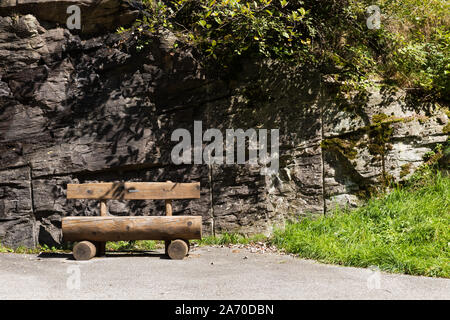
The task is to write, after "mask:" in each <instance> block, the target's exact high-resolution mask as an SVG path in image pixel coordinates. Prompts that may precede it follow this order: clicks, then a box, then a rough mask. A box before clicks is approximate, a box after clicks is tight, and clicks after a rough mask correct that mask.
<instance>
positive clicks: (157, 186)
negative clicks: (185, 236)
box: [67, 182, 200, 200]
mask: <svg viewBox="0 0 450 320" xmlns="http://www.w3.org/2000/svg"><path fill="white" fill-rule="evenodd" d="M198 198H200V182H194V183H175V182H105V183H83V184H70V183H69V184H67V199H104V200H109V199H114V200H158V199H159V200H164V199H198Z"/></svg>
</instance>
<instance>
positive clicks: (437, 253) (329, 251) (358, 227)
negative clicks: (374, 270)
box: [271, 170, 450, 278]
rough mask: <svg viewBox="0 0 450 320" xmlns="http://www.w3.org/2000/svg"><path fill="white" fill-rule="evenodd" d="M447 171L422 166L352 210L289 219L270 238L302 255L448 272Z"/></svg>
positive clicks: (428, 272) (405, 270)
mask: <svg viewBox="0 0 450 320" xmlns="http://www.w3.org/2000/svg"><path fill="white" fill-rule="evenodd" d="M449 225H450V177H449V176H444V175H442V174H440V173H435V172H433V171H431V170H425V171H424V172H422V173H420V174H419V175H416V176H415V177H413V179H411V180H410V182H409V185H408V186H406V187H404V188H396V189H395V190H393V191H392V192H391V193H388V194H385V195H383V196H380V197H376V198H373V199H371V200H369V201H368V203H367V204H365V205H364V206H362V207H360V208H358V209H355V210H341V209H336V210H335V212H333V213H331V214H329V215H326V216H322V217H319V218H317V219H304V220H302V221H298V222H295V223H290V224H288V225H287V226H286V228H285V229H284V230H278V231H276V232H275V234H274V237H273V239H272V240H271V241H272V242H273V244H275V245H277V246H278V247H280V248H283V249H285V250H286V251H287V252H291V253H294V254H298V255H299V256H300V257H303V258H308V259H314V260H318V261H321V262H326V263H334V264H340V265H346V266H354V267H364V268H365V267H370V266H377V267H379V268H380V270H384V271H389V272H398V273H406V274H412V275H424V276H437V277H447V278H448V277H450V229H449Z"/></svg>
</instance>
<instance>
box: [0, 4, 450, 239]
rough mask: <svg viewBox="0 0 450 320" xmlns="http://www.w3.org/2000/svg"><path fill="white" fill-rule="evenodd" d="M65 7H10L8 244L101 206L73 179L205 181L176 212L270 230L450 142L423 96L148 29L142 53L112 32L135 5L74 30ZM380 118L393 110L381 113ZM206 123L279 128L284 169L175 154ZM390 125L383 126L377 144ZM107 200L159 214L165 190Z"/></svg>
mask: <svg viewBox="0 0 450 320" xmlns="http://www.w3.org/2000/svg"><path fill="white" fill-rule="evenodd" d="M67 3H69V2H67V1H55V0H47V1H45V0H34V2H33V1H29V0H27V1H23V2H22V1H20V0H18V1H9V2H8V1H6V2H5V1H2V4H1V5H0V242H1V243H2V244H4V245H7V246H12V247H15V246H19V245H25V246H28V247H33V246H35V245H36V244H37V243H45V244H48V245H55V244H57V243H59V242H60V241H61V232H60V227H61V217H63V216H67V215H96V214H98V211H99V204H98V202H96V201H87V200H67V199H66V198H65V190H66V185H67V183H84V182H95V181H166V180H171V181H178V182H189V181H200V182H201V199H199V200H192V201H175V202H174V214H175V215H176V214H182V215H189V214H195V215H198V214H199V215H202V216H203V221H204V232H205V233H220V232H223V231H235V232H240V233H243V234H251V233H256V232H264V233H269V232H270V231H271V228H272V227H273V226H274V225H279V224H282V223H284V221H286V219H288V218H290V217H296V216H301V215H306V214H308V213H312V214H323V213H326V211H327V209H328V210H329V209H330V208H333V207H334V206H335V205H336V204H339V205H352V206H354V205H357V204H358V202H359V198H360V197H361V196H362V195H363V194H364V193H365V192H367V191H368V190H370V188H373V187H374V186H376V185H378V184H379V183H380V177H384V178H386V177H389V178H391V179H397V180H398V179H404V178H407V177H408V174H410V173H409V172H413V170H414V168H416V167H417V166H419V165H420V164H421V163H422V157H423V155H424V153H426V152H427V151H429V150H431V149H432V148H433V147H434V145H436V144H437V143H443V142H445V141H446V139H447V135H446V134H444V132H443V128H444V126H445V125H446V124H447V123H448V117H447V116H446V114H445V113H444V112H442V111H441V110H439V108H437V107H435V106H426V107H424V106H418V105H414V103H411V102H410V101H408V99H406V97H407V95H406V94H405V93H404V92H402V91H398V90H397V91H392V92H391V91H389V90H385V89H376V88H374V89H373V90H371V91H370V92H369V93H367V94H365V95H362V94H357V95H355V96H348V97H342V95H341V94H340V92H338V91H337V89H336V86H335V85H334V84H333V83H329V82H327V81H325V80H324V79H323V77H322V76H321V75H320V74H319V73H317V72H316V71H314V70H308V69H306V68H304V67H303V68H300V67H298V68H291V67H290V68H288V67H285V66H282V65H279V64H274V63H270V62H251V61H243V62H242V65H241V67H240V69H238V71H237V72H235V74H234V76H233V77H232V78H229V79H226V80H224V79H220V78H219V77H217V76H214V75H211V74H210V73H208V72H206V71H205V70H204V69H203V68H202V67H201V65H200V64H199V63H198V58H197V57H196V55H195V52H193V51H192V50H191V49H190V48H186V47H183V46H181V47H180V48H179V49H174V47H173V43H174V41H176V38H175V37H174V36H173V35H172V34H170V32H167V31H165V32H162V33H161V34H160V35H158V36H150V40H149V43H148V44H147V45H146V47H145V48H144V49H142V50H138V49H136V45H137V40H136V38H135V37H134V35H133V34H130V33H124V34H116V33H114V32H113V30H115V28H116V27H117V26H119V25H123V24H126V23H128V22H130V21H132V20H133V19H134V18H135V16H136V15H137V13H136V11H132V10H130V9H124V8H122V7H121V6H123V3H122V2H119V1H111V0H109V1H100V2H99V3H100V4H101V6H103V7H104V8H103V9H102V10H103V11H102V12H104V13H105V12H106V13H107V14H106V13H105V14H103V15H102V17H103V18H102V19H104V21H102V23H103V24H102V28H100V27H98V26H97V28H95V26H92V23H94V22H95V21H96V20H95V18H94V17H93V16H90V18H88V21H89V19H92V21H94V22H92V23H91V24H88V23H87V24H86V27H85V29H84V30H82V32H80V33H79V34H77V33H76V32H71V31H70V30H68V29H65V28H62V27H60V26H63V25H64V21H65V20H64V19H65V17H66V15H64V14H63V13H61V12H60V11H61V10H62V9H61V8H65V7H66V4H67ZM93 3H95V5H96V6H97V7H96V10H97V9H98V10H100V9H99V8H101V7H98V6H99V4H98V2H94V1H87V0H86V1H83V2H82V6H83V8H84V9H83V10H87V11H85V12H90V11H89V8H92V6H94V4H93ZM52 5H53V6H52ZM63 5H64V6H63ZM45 8H47V9H48V8H53V9H51V10H47V11H46V10H44V9H45ZM105 8H108V9H107V10H109V11H104V10H106V9H105ZM115 10H116V11H115ZM13 12H14V13H19V14H18V15H13ZM52 12H53V13H52ZM58 24H59V25H60V26H58ZM380 114H385V115H386V116H387V118H384V119H383V122H382V124H377V123H375V124H374V121H373V119H374V117H375V118H376V116H377V115H380ZM195 120H201V121H202V122H203V130H206V129H208V128H218V129H221V130H222V132H225V129H227V128H233V129H237V128H242V129H244V130H245V129H248V128H268V129H272V128H279V129H280V170H279V172H278V174H277V175H273V176H263V175H260V172H259V169H260V168H259V167H258V166H254V165H249V164H246V165H212V166H208V165H174V164H173V163H172V162H171V160H170V153H171V150H172V148H173V146H174V145H175V144H176V142H172V141H171V140H170V136H171V133H172V132H173V130H175V129H177V128H185V129H188V130H189V131H190V132H193V124H194V121H195ZM380 127H382V129H383V130H388V134H387V136H388V138H387V139H388V141H383V143H381V144H380V143H379V141H378V140H377V136H376V134H374V132H376V129H377V128H380ZM377 145H378V146H380V147H381V150H382V151H383V155H382V156H380V154H377V152H376V151H377V150H378V151H379V150H380V148H378V149H377V148H375V147H374V146H377ZM379 153H380V152H379ZM405 165H407V168H408V170H407V171H408V172H406V173H405V168H406V167H405ZM108 205H109V212H110V213H111V214H115V215H128V214H131V215H161V214H163V212H164V207H163V205H164V203H163V201H130V202H120V201H109V202H108Z"/></svg>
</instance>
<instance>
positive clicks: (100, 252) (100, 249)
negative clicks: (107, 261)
mask: <svg viewBox="0 0 450 320" xmlns="http://www.w3.org/2000/svg"><path fill="white" fill-rule="evenodd" d="M95 246H96V247H97V255H96V256H97V257H104V256H105V251H106V242H103V241H102V242H100V241H98V242H96V243H95Z"/></svg>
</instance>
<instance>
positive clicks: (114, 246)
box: [106, 240, 164, 251]
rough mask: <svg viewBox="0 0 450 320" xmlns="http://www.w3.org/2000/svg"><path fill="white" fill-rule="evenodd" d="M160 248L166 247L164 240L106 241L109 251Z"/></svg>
mask: <svg viewBox="0 0 450 320" xmlns="http://www.w3.org/2000/svg"><path fill="white" fill-rule="evenodd" d="M158 248H164V242H163V241H154V240H136V241H116V242H107V243H106V250H107V251H152V250H155V249H158Z"/></svg>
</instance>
